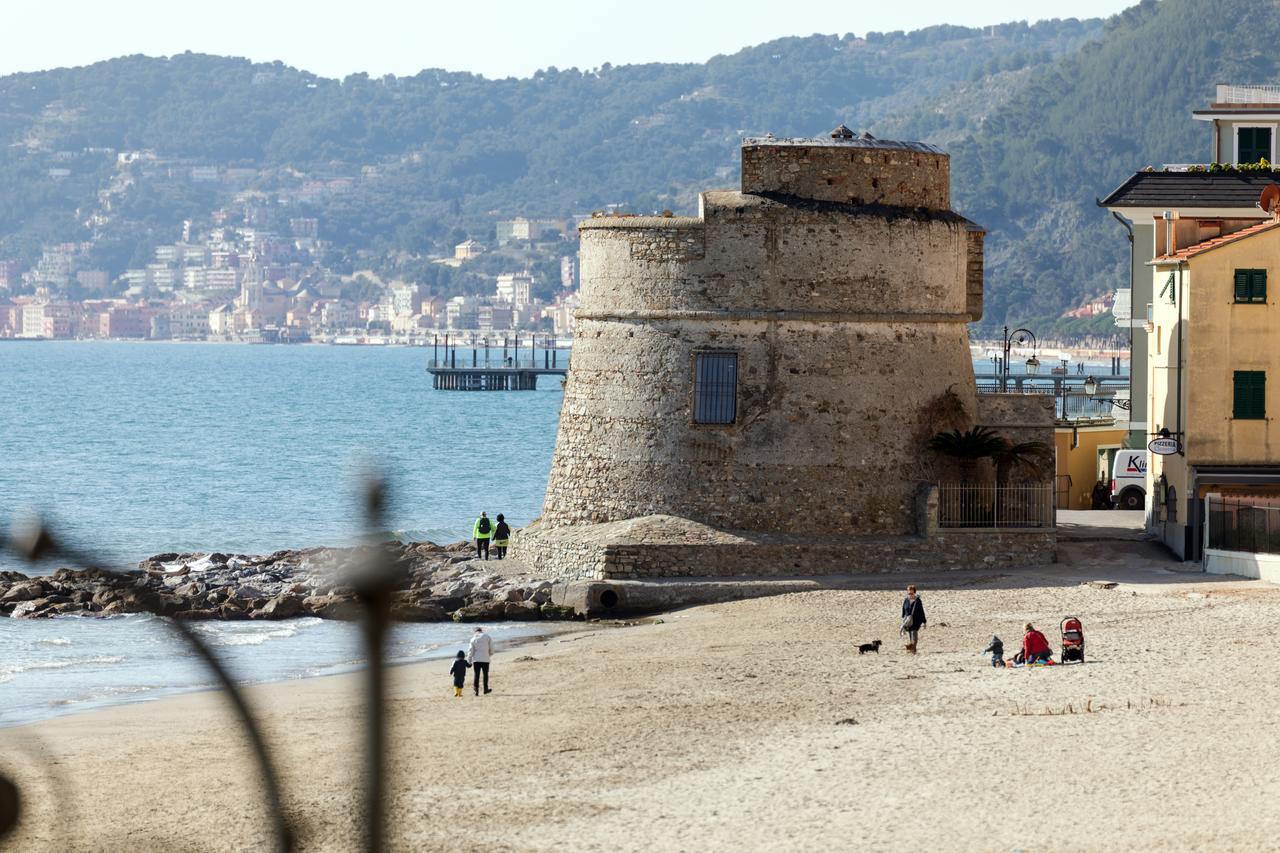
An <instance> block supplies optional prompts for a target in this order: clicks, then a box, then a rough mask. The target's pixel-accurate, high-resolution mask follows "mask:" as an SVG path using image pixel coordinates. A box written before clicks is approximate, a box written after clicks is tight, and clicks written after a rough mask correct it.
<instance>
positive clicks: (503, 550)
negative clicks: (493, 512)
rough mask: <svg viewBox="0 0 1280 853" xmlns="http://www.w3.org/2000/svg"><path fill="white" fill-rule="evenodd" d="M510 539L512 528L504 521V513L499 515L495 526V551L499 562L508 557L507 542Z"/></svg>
mask: <svg viewBox="0 0 1280 853" xmlns="http://www.w3.org/2000/svg"><path fill="white" fill-rule="evenodd" d="M510 539H511V528H510V527H509V526H508V525H507V522H506V521H505V520H504V519H503V517H502V513H498V523H497V524H495V525H494V526H493V551H494V555H495V556H496V557H497V558H498V559H499V560H501V559H502V558H503V557H505V556H507V541H508V540H510Z"/></svg>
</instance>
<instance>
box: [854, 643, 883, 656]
mask: <svg viewBox="0 0 1280 853" xmlns="http://www.w3.org/2000/svg"><path fill="white" fill-rule="evenodd" d="M867 652H875V653H876V654H880V641H879V640H872V641H871V642H869V643H863V644H862V645H860V646H858V654H860V655H865V654H866V653H867Z"/></svg>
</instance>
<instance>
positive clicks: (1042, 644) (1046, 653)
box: [1022, 622, 1053, 663]
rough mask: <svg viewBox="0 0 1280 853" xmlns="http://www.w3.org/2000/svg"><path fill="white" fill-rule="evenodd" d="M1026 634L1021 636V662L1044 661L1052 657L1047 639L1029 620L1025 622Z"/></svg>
mask: <svg viewBox="0 0 1280 853" xmlns="http://www.w3.org/2000/svg"><path fill="white" fill-rule="evenodd" d="M1026 631H1027V633H1026V635H1025V636H1024V637H1023V638H1022V662H1023V663H1045V662H1047V661H1048V660H1049V659H1050V658H1051V657H1053V650H1052V649H1050V648H1049V641H1048V640H1047V639H1045V636H1044V634H1041V633H1040V632H1039V631H1037V630H1036V629H1035V628H1034V627H1033V626H1032V625H1031V623H1030V622H1028V623H1027V624H1026Z"/></svg>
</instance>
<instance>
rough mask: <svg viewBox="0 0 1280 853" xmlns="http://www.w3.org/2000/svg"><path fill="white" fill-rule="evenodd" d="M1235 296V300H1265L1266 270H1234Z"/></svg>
mask: <svg viewBox="0 0 1280 853" xmlns="http://www.w3.org/2000/svg"><path fill="white" fill-rule="evenodd" d="M1235 297H1236V302H1266V301H1267V271H1266V270H1236V271H1235Z"/></svg>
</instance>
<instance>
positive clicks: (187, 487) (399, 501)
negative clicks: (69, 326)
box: [0, 342, 561, 565]
mask: <svg viewBox="0 0 1280 853" xmlns="http://www.w3.org/2000/svg"><path fill="white" fill-rule="evenodd" d="M429 352H430V351H429V350H427V351H425V352H424V350H422V349H415V348H407V347H406V348H383V347H376V348H375V347H330V346H298V347H284V346H237V345H225V344H224V345H219V344H146V343H133V344H131V343H78V342H77V343H70V342H69V343H60V342H31V343H12V342H11V343H0V523H4V521H5V519H6V518H12V517H13V516H14V515H21V514H22V513H24V512H26V511H29V510H38V511H42V512H45V513H48V514H49V515H51V516H52V517H53V518H54V519H55V520H56V522H57V527H58V529H59V530H61V531H63V533H64V534H65V535H67V536H68V537H69V538H71V539H73V540H74V541H75V542H76V543H78V544H81V545H84V546H89V547H92V548H94V549H96V550H97V551H99V552H103V551H105V552H106V553H108V554H110V555H111V556H113V557H114V558H115V559H116V560H117V561H118V562H119V563H121V564H134V563H137V561H138V560H139V559H141V558H143V557H145V556H148V555H150V554H154V553H158V552H161V551H181V550H197V549H198V550H207V549H214V550H220V551H238V552H270V551H274V550H276V549H279V548H289V547H303V546H311V545H327V544H341V543H344V542H347V541H349V540H350V538H351V537H352V536H353V535H354V534H356V533H358V532H359V530H360V512H359V502H358V483H359V475H360V472H361V471H362V470H363V468H364V467H365V466H366V465H368V464H373V465H375V466H377V467H378V468H379V469H380V470H382V471H383V472H385V474H386V476H387V477H388V478H389V480H390V483H391V487H392V498H393V501H392V505H391V509H390V517H389V519H388V522H389V525H390V527H391V529H392V530H396V531H401V532H405V533H407V534H408V535H411V536H413V537H415V538H428V539H432V540H435V541H440V542H447V541H454V540H458V539H465V538H467V536H468V535H469V534H470V531H471V522H472V520H473V519H474V518H475V517H476V516H477V515H478V514H479V513H480V511H481V510H487V511H488V512H489V514H490V515H493V514H494V513H496V512H503V513H505V514H506V515H507V517H508V519H510V520H511V521H513V522H514V523H515V524H516V525H520V524H523V523H525V522H528V521H530V520H531V519H533V518H535V517H537V515H538V514H539V512H540V511H541V506H542V495H543V492H544V490H545V488H546V482H547V472H548V470H549V469H550V465H551V450H552V447H553V445H554V443H555V427H556V422H557V419H558V417H559V411H560V397H561V394H560V383H559V381H558V380H557V379H555V378H554V377H544V378H543V380H542V384H541V386H540V390H538V391H533V392H529V391H519V392H492V393H488V392H486V393H463V392H446V391H433V390H432V388H431V382H430V377H429V376H428V375H427V374H426V372H425V369H424V368H425V364H426V360H427V358H428V357H429ZM0 559H4V558H0ZM0 565H3V564H0Z"/></svg>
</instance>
